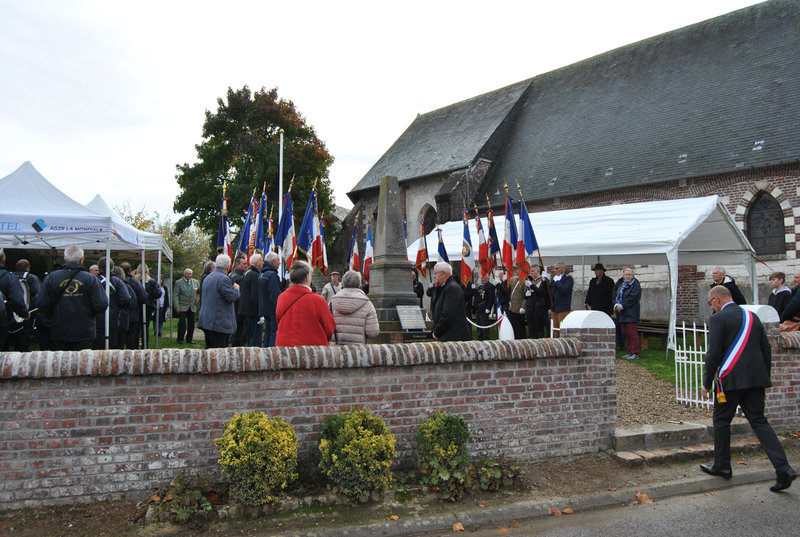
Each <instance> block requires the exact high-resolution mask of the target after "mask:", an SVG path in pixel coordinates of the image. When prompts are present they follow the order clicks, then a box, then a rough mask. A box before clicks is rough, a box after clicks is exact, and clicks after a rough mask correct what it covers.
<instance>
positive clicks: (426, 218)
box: [419, 203, 436, 235]
mask: <svg viewBox="0 0 800 537" xmlns="http://www.w3.org/2000/svg"><path fill="white" fill-rule="evenodd" d="M419 214H420V218H421V219H422V222H423V223H424V224H423V225H424V227H425V234H426V235H427V234H428V233H430V232H431V231H433V228H435V227H436V209H434V208H433V207H431V206H430V205H429V204H427V203H426V204H425V205H424V206H423V207H422V209H420V211H419Z"/></svg>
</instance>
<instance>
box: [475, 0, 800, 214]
mask: <svg viewBox="0 0 800 537" xmlns="http://www.w3.org/2000/svg"><path fill="white" fill-rule="evenodd" d="M799 28H800V2H798V1H797V0H793V1H785V0H777V1H770V2H766V3H763V4H759V5H756V6H751V7H749V8H745V9H742V10H738V11H735V12H733V13H729V14H726V15H723V16H720V17H716V18H714V19H710V20H707V21H704V22H701V23H698V24H694V25H692V26H687V27H685V28H682V29H679V30H675V31H672V32H669V33H666V34H662V35H659V36H656V37H652V38H649V39H646V40H644V41H640V42H638V43H634V44H632V45H628V46H625V47H622V48H619V49H616V50H613V51H610V52H607V53H604V54H602V55H599V56H595V57H593V58H589V59H587V60H584V61H581V62H579V63H576V64H573V65H570V66H567V67H564V68H561V69H558V70H556V71H552V72H549V73H546V74H543V75H540V76H537V77H535V78H534V80H533V83H532V86H531V90H530V91H529V92H528V94H527V97H526V100H525V102H524V106H523V107H522V108H521V110H520V112H519V118H518V119H517V121H516V123H515V125H514V128H513V130H512V133H511V135H510V136H509V139H508V144H507V146H506V147H505V148H504V150H503V152H502V155H501V157H500V158H499V161H498V163H497V165H496V167H495V168H494V169H493V170H492V172H491V175H490V177H489V179H488V181H487V183H486V186H485V190H486V193H487V194H488V195H489V197H490V199H491V203H492V205H495V206H497V205H501V204H502V202H503V199H504V196H505V194H503V188H502V186H503V182H504V181H505V182H507V183H508V184H509V185H515V184H516V183H517V182H519V183H520V184H521V185H522V189H523V193H524V195H525V199H526V201H529V200H538V199H551V198H554V197H559V196H568V195H575V194H587V193H591V192H598V191H604V190H610V189H622V188H626V187H631V186H639V185H646V184H656V183H659V182H663V181H667V180H674V179H678V178H682V177H685V178H688V177H695V176H703V175H710V174H718V173H724V172H728V171H734V170H739V169H748V168H759V167H764V166H770V165H776V164H781V163H788V162H797V161H798V160H800V31H798V29H799ZM498 190H499V192H500V194H499V195H496V194H495V193H496V192H497V191H498ZM512 190H516V188H512ZM477 199H485V197H484V196H483V193H482V192H480V193H478V195H477ZM479 205H480V203H479Z"/></svg>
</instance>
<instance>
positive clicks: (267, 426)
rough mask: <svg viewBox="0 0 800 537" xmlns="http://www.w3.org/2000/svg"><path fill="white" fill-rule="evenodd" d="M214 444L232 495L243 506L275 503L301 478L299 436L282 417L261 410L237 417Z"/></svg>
mask: <svg viewBox="0 0 800 537" xmlns="http://www.w3.org/2000/svg"><path fill="white" fill-rule="evenodd" d="M214 444H216V446H217V447H218V448H219V453H220V458H219V460H218V462H219V463H220V464H221V465H222V472H223V473H224V474H225V475H226V476H227V477H228V480H229V481H230V492H231V496H232V497H234V498H235V499H237V500H238V501H240V502H241V503H244V504H247V505H264V504H268V503H272V502H274V501H276V500H277V499H278V498H277V496H278V495H279V494H280V493H281V492H282V491H283V490H284V489H286V488H287V487H288V486H289V484H290V483H291V482H292V481H293V480H294V479H297V473H296V472H295V470H296V468H297V435H296V434H295V432H294V428H293V427H292V426H291V425H289V424H288V423H286V422H285V421H283V420H282V419H281V418H277V417H276V418H271V419H270V418H269V417H267V415H266V414H264V413H263V412H259V411H250V412H247V413H246V414H236V415H234V416H233V417H232V418H231V419H230V421H228V423H226V424H225V430H224V431H223V433H222V437H220V438H217V439H216V440H214Z"/></svg>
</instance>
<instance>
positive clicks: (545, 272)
mask: <svg viewBox="0 0 800 537" xmlns="http://www.w3.org/2000/svg"><path fill="white" fill-rule="evenodd" d="M542 278H544V279H545V280H549V279H550V273H549V272H547V271H544V272H542Z"/></svg>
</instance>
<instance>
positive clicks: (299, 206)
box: [174, 86, 333, 243]
mask: <svg viewBox="0 0 800 537" xmlns="http://www.w3.org/2000/svg"><path fill="white" fill-rule="evenodd" d="M281 129H283V131H284V144H283V145H284V185H283V189H284V193H285V192H286V189H287V188H288V187H289V182H290V181H291V179H292V177H294V182H293V185H292V201H293V204H294V212H295V215H298V216H297V217H298V219H300V218H302V216H303V211H304V210H305V204H306V202H307V200H308V198H309V194H310V193H311V189H312V185H313V184H314V182H315V181H316V183H317V193H318V205H319V210H320V212H322V213H324V214H326V215H330V214H332V210H333V197H332V193H331V187H330V180H329V179H328V169H329V168H330V166H331V164H333V157H332V156H331V155H330V153H328V150H327V148H326V147H325V144H324V142H322V141H321V140H320V139H319V138H317V134H316V132H315V131H314V128H313V127H311V126H309V125H308V124H306V121H305V118H303V116H302V115H301V114H300V113H299V112H298V111H297V109H296V108H295V106H294V103H292V102H291V101H288V100H285V99H279V98H278V90H277V89H276V88H273V89H270V90H267V89H265V88H262V89H261V90H260V91H257V92H255V93H253V94H251V92H250V89H249V88H248V87H247V86H245V87H243V88H242V89H239V90H233V89H231V88H228V92H227V95H226V100H223V99H221V98H220V99H218V100H217V111H216V112H214V113H212V112H210V111H206V118H205V122H204V124H203V141H202V142H201V143H200V144H198V145H196V146H195V148H196V150H197V159H198V162H197V163H195V164H188V163H186V164H182V165H178V166H177V170H178V174H177V176H176V178H177V180H178V186H180V188H181V193H180V194H179V195H178V198H177V199H176V201H175V205H174V208H175V211H176V212H179V213H188V214H186V215H185V216H183V217H182V218H181V219H180V220H178V222H177V231H178V232H179V233H180V232H182V231H183V230H184V229H186V228H188V227H189V226H190V225H191V224H193V223H194V224H196V225H197V226H198V227H200V228H201V229H202V230H204V231H205V232H206V233H208V234H209V235H212V236H214V237H216V233H217V227H218V225H219V217H220V204H221V200H222V184H223V181H224V182H226V184H227V197H228V218H229V221H230V224H231V228H233V229H240V228H241V225H242V223H243V221H244V212H243V211H244V210H245V209H246V208H247V203H248V202H249V201H250V197H251V196H252V195H253V192H254V190H255V191H256V196H258V197H260V195H261V192H262V189H263V188H264V185H266V194H267V202H268V206H271V207H273V214H274V215H275V217H277V212H278V210H277V206H278V204H279V203H280V200H279V198H278V159H279V153H280V130H281ZM275 227H276V228H277V221H276V222H275ZM328 231H329V230H328V228H327V226H326V239H327V240H328V242H329V243H331V241H332V239H333V237H330V238H329V237H328V236H327V232H328Z"/></svg>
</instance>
